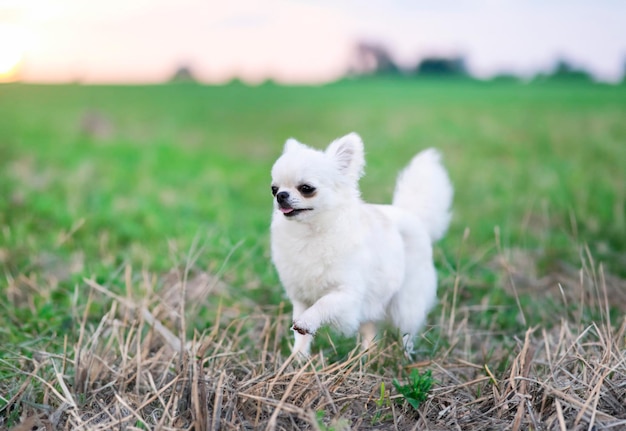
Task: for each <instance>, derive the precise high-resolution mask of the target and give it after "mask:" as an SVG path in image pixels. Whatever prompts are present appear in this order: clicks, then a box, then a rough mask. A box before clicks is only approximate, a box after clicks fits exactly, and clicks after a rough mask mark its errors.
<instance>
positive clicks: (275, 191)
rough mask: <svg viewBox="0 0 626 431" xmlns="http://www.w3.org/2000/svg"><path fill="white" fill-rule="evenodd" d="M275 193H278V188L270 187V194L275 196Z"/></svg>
mask: <svg viewBox="0 0 626 431" xmlns="http://www.w3.org/2000/svg"><path fill="white" fill-rule="evenodd" d="M276 193H278V187H276V186H272V194H273V195H274V196H276Z"/></svg>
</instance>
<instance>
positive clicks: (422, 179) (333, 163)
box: [271, 133, 453, 355]
mask: <svg viewBox="0 0 626 431" xmlns="http://www.w3.org/2000/svg"><path fill="white" fill-rule="evenodd" d="M364 165H365V160H364V156H363V143H362V141H361V138H360V137H359V136H358V135H357V134H356V133H351V134H349V135H346V136H344V137H342V138H339V139H337V140H335V141H334V142H332V143H331V144H330V145H329V146H328V148H327V149H326V151H319V150H315V149H313V148H310V147H308V146H306V145H304V144H301V143H299V142H298V141H296V140H295V139H289V140H287V143H286V144H285V149H284V152H283V154H282V156H281V157H280V158H279V159H278V160H277V161H276V163H275V164H274V167H273V168H272V194H273V195H274V197H275V199H274V213H273V217H272V227H271V233H272V240H271V242H272V260H273V261H274V265H276V268H277V270H278V275H279V277H280V280H281V282H282V284H283V286H284V287H285V290H286V292H287V295H288V296H289V299H290V300H291V302H292V303H293V326H292V329H293V331H294V335H295V342H294V346H293V351H294V352H300V353H302V354H304V355H308V354H309V350H310V344H311V341H312V338H313V335H314V334H315V332H316V331H317V330H318V329H319V328H320V326H322V325H325V324H331V325H333V326H335V327H336V328H337V329H339V330H340V331H342V332H343V333H345V334H347V335H352V334H354V333H356V331H357V330H360V331H361V334H362V337H363V338H362V346H363V348H365V349H366V348H367V347H368V346H369V345H370V343H371V342H372V341H373V339H374V337H375V335H376V323H377V322H381V321H385V320H387V321H389V322H390V323H392V324H393V325H394V326H396V327H397V328H398V329H399V330H400V331H401V333H402V334H403V341H404V347H405V349H406V352H407V353H408V354H410V353H411V352H412V350H413V339H414V337H415V335H416V334H417V332H418V330H419V329H420V327H421V326H422V325H423V323H424V321H425V319H426V315H427V314H428V312H429V310H430V309H431V308H432V307H433V305H434V304H435V302H436V291H437V274H436V272H435V267H434V264H433V256H432V243H433V242H434V241H436V240H438V239H439V238H441V237H442V236H443V235H444V233H445V232H446V230H447V228H448V225H449V222H450V217H451V214H450V206H451V203H452V193H453V192H452V185H451V183H450V180H449V178H448V175H447V173H446V171H445V169H444V168H443V166H442V165H441V163H440V161H439V153H438V152H437V151H436V150H434V149H428V150H425V151H423V152H421V153H419V154H418V155H417V156H415V157H414V158H413V160H412V161H411V163H410V164H409V166H408V167H407V168H406V169H405V170H404V171H403V172H402V173H401V174H400V176H399V178H398V181H397V184H396V190H395V193H394V197H393V204H392V205H372V204H367V203H364V202H363V201H362V200H361V198H360V193H359V187H358V181H359V178H360V177H361V175H362V174H363V167H364Z"/></svg>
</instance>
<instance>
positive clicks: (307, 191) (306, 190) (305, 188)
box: [298, 184, 315, 196]
mask: <svg viewBox="0 0 626 431" xmlns="http://www.w3.org/2000/svg"><path fill="white" fill-rule="evenodd" d="M298 191H299V192H300V193H302V196H311V195H312V194H313V193H315V187H313V186H310V185H308V184H302V185H301V186H299V187H298Z"/></svg>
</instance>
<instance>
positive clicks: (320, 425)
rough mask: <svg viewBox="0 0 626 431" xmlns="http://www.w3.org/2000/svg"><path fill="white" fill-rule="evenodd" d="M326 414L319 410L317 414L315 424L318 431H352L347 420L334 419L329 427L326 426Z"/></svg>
mask: <svg viewBox="0 0 626 431" xmlns="http://www.w3.org/2000/svg"><path fill="white" fill-rule="evenodd" d="M325 417H326V412H325V411H324V410H318V411H316V412H315V424H316V425H317V430H318V431H346V430H349V429H350V421H348V420H347V419H345V418H339V419H333V420H332V421H331V422H330V424H329V425H326V424H325V423H324V422H325V421H324V418H325Z"/></svg>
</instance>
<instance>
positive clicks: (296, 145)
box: [283, 138, 307, 154]
mask: <svg viewBox="0 0 626 431" xmlns="http://www.w3.org/2000/svg"><path fill="white" fill-rule="evenodd" d="M305 148H307V146H306V145H304V144H302V143H300V142H298V141H296V140H295V139H294V138H289V139H287V142H285V148H284V149H283V154H284V153H287V152H289V151H294V150H296V149H299V150H303V149H305Z"/></svg>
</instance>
